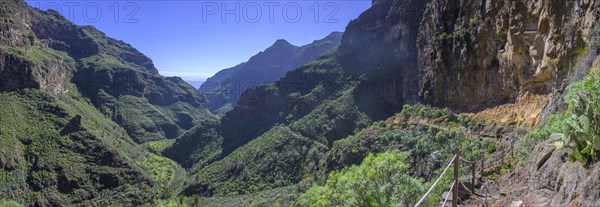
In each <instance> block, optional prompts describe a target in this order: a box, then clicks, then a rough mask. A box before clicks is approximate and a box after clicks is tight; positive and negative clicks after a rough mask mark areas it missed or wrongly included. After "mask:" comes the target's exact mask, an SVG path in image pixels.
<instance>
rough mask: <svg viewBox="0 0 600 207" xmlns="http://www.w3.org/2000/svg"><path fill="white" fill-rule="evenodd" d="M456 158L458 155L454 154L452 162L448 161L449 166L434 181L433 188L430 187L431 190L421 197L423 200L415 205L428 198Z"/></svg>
mask: <svg viewBox="0 0 600 207" xmlns="http://www.w3.org/2000/svg"><path fill="white" fill-rule="evenodd" d="M455 159H456V155H454V157H452V160H451V161H450V163H448V166H446V169H444V172H442V174H441V175H440V177H438V179H437V180H436V181H435V182H434V183H433V185H431V188H429V190H428V191H427V193H425V195H423V197H422V198H421V200H419V202H417V204H415V207H417V206H419V205H421V203H423V201H425V198H427V196H428V195H429V194H430V193H431V191H432V190H433V188H434V187H435V185H437V183H438V182H439V181H440V179H442V176H444V174H446V171H448V168H450V166H451V165H452V163H454V160H455Z"/></svg>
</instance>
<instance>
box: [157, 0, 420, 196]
mask: <svg viewBox="0 0 600 207" xmlns="http://www.w3.org/2000/svg"><path fill="white" fill-rule="evenodd" d="M424 7H425V2H423V1H384V2H381V3H378V4H375V5H373V7H372V8H370V9H369V10H367V11H366V12H365V13H363V14H362V15H361V16H360V17H359V18H358V19H357V20H354V21H352V22H351V23H350V24H349V26H348V28H347V31H349V33H345V34H344V36H343V38H342V42H343V44H342V46H341V47H340V48H339V49H337V50H333V51H330V52H328V53H326V54H324V55H323V56H321V57H319V58H317V60H315V61H313V62H311V63H309V64H307V65H305V66H302V67H300V68H298V69H296V70H293V71H290V72H288V73H287V74H286V76H285V77H284V78H282V79H281V80H279V81H277V82H276V83H273V84H266V85H262V86H258V87H255V88H253V89H249V90H246V91H244V93H243V94H242V96H241V98H240V100H239V101H238V104H237V105H236V106H235V107H234V109H233V110H232V111H230V112H228V113H227V114H226V115H225V116H224V117H223V118H222V119H221V122H220V124H219V126H218V128H217V129H218V130H217V131H216V132H215V133H211V134H206V133H200V131H198V132H199V133H195V134H190V135H189V136H183V137H181V138H180V139H179V140H177V142H176V143H175V144H174V145H173V147H172V148H170V149H167V150H166V151H165V154H166V155H167V156H169V157H171V158H173V159H175V160H178V161H180V162H183V163H187V164H188V166H194V165H195V166H194V167H193V172H194V174H196V179H197V180H196V184H195V185H192V186H191V187H190V188H188V190H187V191H186V192H187V194H188V195H191V194H195V193H201V194H203V195H213V194H215V195H229V194H239V193H251V192H257V191H260V190H263V189H269V188H273V187H278V186H285V185H290V184H294V183H297V182H298V181H300V180H302V178H303V175H306V174H310V173H315V172H316V170H317V167H318V166H319V163H320V162H321V159H320V157H323V155H324V154H325V153H327V151H328V150H329V148H330V147H331V146H332V145H333V142H334V141H335V140H339V139H342V138H345V137H346V136H348V135H350V134H352V133H354V132H358V131H359V130H360V129H362V128H365V127H367V126H369V125H370V123H371V122H373V120H381V119H384V118H386V117H389V116H391V115H393V114H394V113H396V112H399V111H400V110H401V109H402V106H403V105H404V104H405V103H410V102H412V101H414V100H416V97H417V96H416V95H415V94H416V92H415V93H413V94H412V95H411V94H410V92H409V91H405V89H404V88H405V86H406V85H411V86H412V85H415V86H416V85H417V82H415V80H418V78H415V77H412V76H411V75H413V74H415V75H416V74H418V73H414V72H410V73H409V72H407V73H406V74H407V76H409V77H405V76H404V75H403V72H404V71H411V70H417V68H416V66H417V58H416V57H417V56H416V54H417V47H416V39H417V32H418V28H419V22H420V21H419V20H420V18H421V15H422V12H423V11H424ZM379 37H386V38H379ZM367 41H371V42H372V44H373V45H375V46H373V47H370V46H369V47H366V45H368V44H367V43H366V42H367ZM344 43H346V45H344ZM392 45H401V47H395V46H392ZM397 53H400V54H397ZM361 55H364V56H369V57H373V58H372V59H368V58H365V59H363V58H362V56H361ZM383 77H385V78H383ZM378 78H383V79H382V80H385V81H381V82H379V81H377V80H378ZM413 91H417V90H413ZM207 151H210V152H213V153H212V154H211V153H208V154H211V156H207V153H206V152H207ZM181 152H191V153H192V154H187V155H186V154H185V153H181ZM214 152H220V153H218V154H217V155H215V154H214ZM207 157H208V158H207ZM207 159H208V160H210V161H208V162H207V161H206V160H207Z"/></svg>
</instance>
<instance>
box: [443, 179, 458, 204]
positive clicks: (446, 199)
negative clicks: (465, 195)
mask: <svg viewBox="0 0 600 207" xmlns="http://www.w3.org/2000/svg"><path fill="white" fill-rule="evenodd" d="M454 184H456V181H454V182H452V185H451V186H450V190H449V191H448V194H446V198H444V202H443V203H442V207H444V205H446V201H448V196H450V193H454V192H452V188H453V187H454Z"/></svg>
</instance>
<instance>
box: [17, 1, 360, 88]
mask: <svg viewBox="0 0 600 207" xmlns="http://www.w3.org/2000/svg"><path fill="white" fill-rule="evenodd" d="M27 2H28V3H29V4H30V5H32V6H34V7H37V8H40V9H42V10H47V9H54V10H57V11H59V12H60V13H62V14H63V15H64V16H65V17H67V18H68V19H69V20H71V21H73V22H75V23H76V24H79V25H93V26H95V27H96V28H98V29H100V30H101V31H103V32H105V33H106V34H107V35H108V36H110V37H113V38H116V39H120V40H123V41H125V42H127V43H130V44H131V45H133V46H134V47H135V48H137V49H138V50H140V51H141V52H142V53H144V54H146V55H147V56H149V57H150V58H152V60H153V61H154V64H155V65H156V67H157V68H158V69H159V71H160V72H161V74H163V75H165V76H180V77H182V78H184V79H186V80H188V81H191V80H204V79H206V78H207V77H210V76H212V75H213V74H214V73H216V72H218V71H219V70H221V69H225V68H228V67H232V66H234V65H236V64H238V63H241V62H244V61H246V60H248V58H250V57H251V56H252V55H254V54H256V53H258V52H260V51H262V50H264V49H266V48H267V47H269V46H270V45H271V44H273V43H274V42H275V41H276V40H277V39H286V40H288V41H289V42H290V43H292V44H294V45H298V46H299V45H304V44H308V43H310V42H312V41H313V40H316V39H321V38H323V37H325V36H326V35H327V34H329V33H331V32H333V31H344V29H345V28H346V25H347V24H348V22H349V21H350V20H352V19H355V18H356V17H358V15H359V14H360V13H362V12H363V11H364V10H366V9H367V8H368V7H369V6H370V5H371V0H330V1H323V0H298V1H265V0H258V1H257V0H254V1H253V0H237V1H235V0H233V1H232V0H221V1H204V0H179V1H166V0H144V1H127V0H125V1H123V0H117V1H114V0H99V1H90V0H84V1H81V0H64V1H51V0H27Z"/></svg>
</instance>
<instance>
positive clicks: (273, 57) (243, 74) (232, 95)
mask: <svg viewBox="0 0 600 207" xmlns="http://www.w3.org/2000/svg"><path fill="white" fill-rule="evenodd" d="M342 34H343V33H341V32H333V33H331V34H329V35H327V36H326V37H325V38H323V39H320V40H316V41H314V42H312V43H310V44H307V45H304V46H300V47H298V46H295V45H292V44H290V43H289V42H288V41H286V40H283V39H280V40H277V41H275V43H274V44H273V45H272V46H271V47H269V48H267V49H266V50H265V51H263V52H260V53H258V54H256V55H254V56H253V57H251V58H250V59H249V60H248V61H247V62H244V63H241V64H239V65H236V66H234V67H231V68H227V69H224V70H221V71H219V72H218V73H216V74H215V75H214V76H213V77H210V78H208V79H207V80H206V82H204V83H203V84H202V86H201V87H200V91H202V92H204V93H206V94H207V98H208V100H209V107H210V109H211V110H212V111H215V112H217V113H225V112H227V111H229V110H231V109H232V108H233V106H234V105H235V103H236V102H237V100H238V99H239V98H240V95H241V93H242V92H243V91H244V90H246V89H248V88H252V87H254V86H257V85H261V84H265V83H272V82H275V81H277V80H279V79H280V78H282V77H283V76H284V75H285V74H286V73H287V72H288V71H291V70H293V69H295V68H297V67H300V66H302V65H305V64H307V63H309V62H311V61H313V60H315V59H316V58H317V57H318V56H320V55H321V54H323V53H324V52H326V51H328V50H331V49H333V48H334V47H337V46H339V45H340V43H341V39H342Z"/></svg>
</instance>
